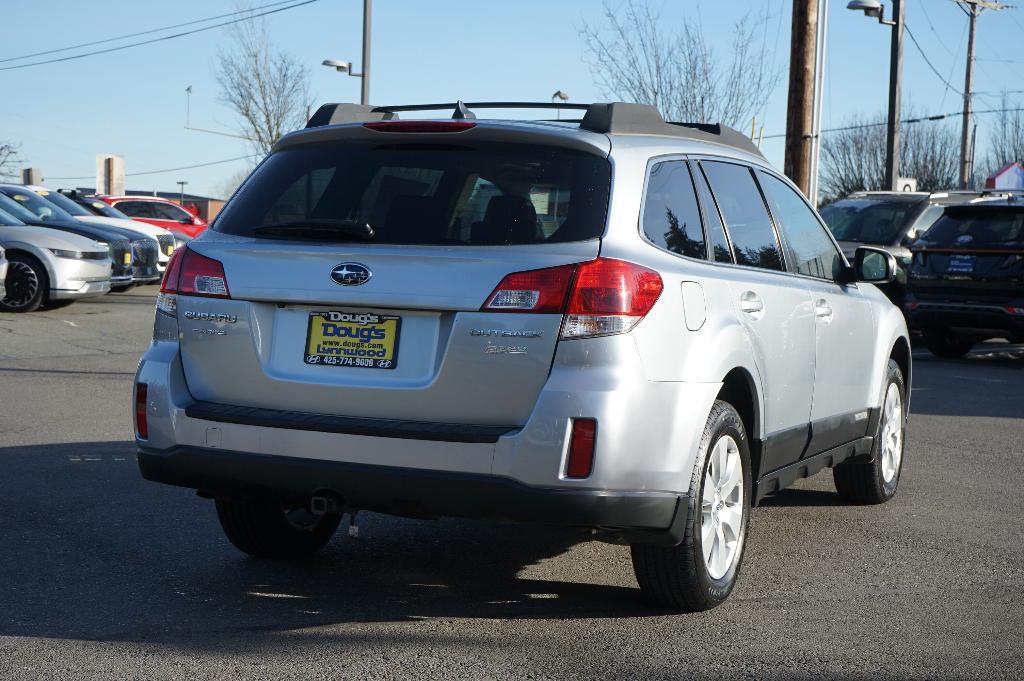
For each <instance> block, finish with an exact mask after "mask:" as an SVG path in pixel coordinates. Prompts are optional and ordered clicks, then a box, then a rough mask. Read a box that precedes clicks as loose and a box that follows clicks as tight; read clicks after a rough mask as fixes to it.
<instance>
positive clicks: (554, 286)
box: [482, 265, 577, 314]
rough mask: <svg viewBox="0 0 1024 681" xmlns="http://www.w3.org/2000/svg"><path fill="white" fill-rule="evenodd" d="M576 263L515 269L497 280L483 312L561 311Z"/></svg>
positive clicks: (562, 310) (563, 310) (563, 307)
mask: <svg viewBox="0 0 1024 681" xmlns="http://www.w3.org/2000/svg"><path fill="white" fill-rule="evenodd" d="M576 267H577V266H576V265H562V266H560V267H548V268H546V269H543V270H529V271H527V272H515V273H513V274H510V275H508V276H507V277H505V278H504V279H502V280H501V283H500V284H498V287H497V288H496V289H494V292H493V293H491V295H490V297H488V298H487V302H486V303H484V306H483V308H482V309H483V310H485V311H487V312H546V313H556V314H562V313H563V312H565V300H566V295H567V294H568V293H569V284H570V283H571V282H572V277H573V275H574V274H575V273H576Z"/></svg>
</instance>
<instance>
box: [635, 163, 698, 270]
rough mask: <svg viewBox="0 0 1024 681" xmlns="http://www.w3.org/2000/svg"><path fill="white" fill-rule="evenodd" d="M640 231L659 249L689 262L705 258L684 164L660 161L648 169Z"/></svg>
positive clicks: (694, 194)
mask: <svg viewBox="0 0 1024 681" xmlns="http://www.w3.org/2000/svg"><path fill="white" fill-rule="evenodd" d="M643 229H644V234H645V235H646V236H647V238H648V239H649V240H650V241H651V243H653V244H654V245H655V246H658V247H659V248H662V249H664V250H666V251H671V252H672V253H678V254H679V255H685V256H689V257H691V258H701V259H704V258H706V257H707V244H706V243H705V241H704V230H703V229H702V228H701V220H700V209H699V208H698V207H697V195H696V193H695V192H694V189H693V180H692V178H691V177H690V168H689V165H688V164H687V163H686V161H661V162H659V163H655V164H654V165H653V166H651V171H650V174H649V176H648V180H647V194H646V196H645V198H644V216H643Z"/></svg>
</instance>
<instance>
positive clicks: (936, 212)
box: [903, 205, 946, 246]
mask: <svg viewBox="0 0 1024 681" xmlns="http://www.w3.org/2000/svg"><path fill="white" fill-rule="evenodd" d="M944 210H946V207H945V206H935V205H931V206H928V207H927V208H925V209H924V210H923V211H922V212H921V215H919V216H918V218H917V220H915V221H914V225H913V227H912V228H911V229H912V231H911V232H909V233H908V234H907V236H906V237H904V239H903V245H904V246H909V245H910V244H912V243H914V242H915V241H916V240H918V239H920V238H921V237H922V236H924V233H925V232H927V231H928V230H929V229H931V228H932V225H934V224H935V221H936V220H938V219H939V218H941V217H942V212H943V211H944Z"/></svg>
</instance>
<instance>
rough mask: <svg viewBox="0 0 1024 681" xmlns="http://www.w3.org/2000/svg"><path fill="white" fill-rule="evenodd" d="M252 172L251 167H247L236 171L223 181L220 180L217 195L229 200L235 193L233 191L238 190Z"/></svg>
mask: <svg viewBox="0 0 1024 681" xmlns="http://www.w3.org/2000/svg"><path fill="white" fill-rule="evenodd" d="M252 170H253V166H251V165H247V166H245V167H244V168H241V169H239V170H236V171H235V172H233V173H232V174H231V175H228V176H227V177H225V178H224V179H223V180H221V183H220V184H219V185H217V195H218V196H220V197H221V198H223V199H227V198H229V197H230V196H231V195H232V194H234V193H235V190H236V189H238V188H239V187H240V186H241V185H242V183H243V182H245V179H246V178H247V177H249V175H250V173H252Z"/></svg>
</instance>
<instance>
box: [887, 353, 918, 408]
mask: <svg viewBox="0 0 1024 681" xmlns="http://www.w3.org/2000/svg"><path fill="white" fill-rule="evenodd" d="M889 358H890V359H892V360H894V361H895V362H896V364H897V365H899V367H900V371H901V372H902V373H903V389H904V391H905V392H906V395H904V397H903V403H904V405H905V407H906V409H907V412H908V413H909V411H910V386H911V380H910V379H911V372H912V371H913V363H912V362H911V360H910V343H909V342H908V341H907V339H906V338H905V337H903V336H900V337H898V338H897V339H896V342H895V343H893V346H892V350H891V351H890V352H889Z"/></svg>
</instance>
